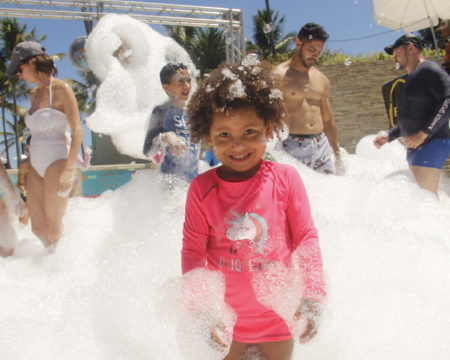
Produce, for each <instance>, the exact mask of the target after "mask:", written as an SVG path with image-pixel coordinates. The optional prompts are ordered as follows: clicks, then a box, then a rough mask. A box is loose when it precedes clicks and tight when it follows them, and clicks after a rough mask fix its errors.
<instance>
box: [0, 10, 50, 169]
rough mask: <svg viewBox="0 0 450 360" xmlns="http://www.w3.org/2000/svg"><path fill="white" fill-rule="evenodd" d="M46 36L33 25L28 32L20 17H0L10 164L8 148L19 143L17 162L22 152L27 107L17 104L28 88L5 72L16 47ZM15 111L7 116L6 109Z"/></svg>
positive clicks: (1, 94)
mask: <svg viewBox="0 0 450 360" xmlns="http://www.w3.org/2000/svg"><path fill="white" fill-rule="evenodd" d="M45 38H46V36H38V34H37V30H36V29H35V28H33V29H32V30H31V31H30V32H27V25H26V24H24V25H21V24H19V22H18V21H17V19H15V18H14V19H10V18H3V19H0V54H1V55H0V109H1V118H2V129H3V132H1V133H0V136H1V137H2V138H3V141H2V142H1V143H0V145H1V144H3V146H4V148H5V152H6V158H7V162H8V164H9V165H10V156H9V151H8V150H9V148H10V147H11V146H13V145H15V147H16V152H17V155H18V156H17V158H18V162H19V161H20V156H21V146H20V141H21V139H22V138H23V136H24V134H25V132H26V127H25V121H24V110H23V108H21V107H20V106H18V105H17V100H19V99H21V98H25V97H26V95H27V93H28V88H27V86H26V85H25V83H24V82H23V81H21V80H19V79H18V78H17V77H16V76H12V77H9V76H7V75H6V69H7V66H8V63H9V59H10V57H11V53H12V51H13V49H14V47H15V46H16V45H17V44H18V43H20V42H22V41H25V40H30V41H38V42H40V41H42V40H44V39H45ZM7 112H8V113H10V114H11V115H12V118H13V121H12V122H10V121H9V120H7V118H6V113H7Z"/></svg>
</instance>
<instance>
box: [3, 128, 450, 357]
mask: <svg viewBox="0 0 450 360" xmlns="http://www.w3.org/2000/svg"><path fill="white" fill-rule="evenodd" d="M372 139H373V136H372V137H366V138H363V139H362V140H361V141H360V142H359V144H358V146H357V154H356V155H347V156H346V157H345V164H346V167H347V173H346V175H345V176H333V175H328V176H326V175H321V174H317V173H315V172H313V171H312V170H310V169H309V168H306V167H305V166H303V165H300V164H298V163H296V162H295V161H294V160H292V158H290V157H289V156H288V155H287V154H284V153H282V152H280V151H279V150H277V149H276V147H275V149H272V152H273V154H274V155H275V156H276V157H277V159H278V160H279V161H282V162H286V163H290V164H292V165H295V166H296V167H297V169H298V170H299V172H300V174H301V176H302V178H303V180H304V182H305V184H306V188H307V191H308V194H309V197H310V201H311V206H312V211H313V216H314V219H315V222H316V226H317V227H318V229H319V235H320V241H321V247H322V253H323V258H324V266H325V271H326V278H327V282H328V292H329V297H328V301H327V303H326V305H325V314H324V316H323V319H322V324H321V329H320V332H319V334H318V336H317V337H316V338H315V339H314V340H313V341H312V342H310V343H309V344H306V345H296V349H295V355H294V359H302V360H313V359H314V360H318V359H324V360H325V359H339V360H340V359H345V360H353V359H354V360H360V359H377V360H379V359H405V360H406V359H407V360H412V359H418V360H419V359H420V360H422V359H433V360H440V359H442V360H444V359H445V360H447V359H448V358H449V356H450V345H449V342H448V334H449V333H450V313H449V310H448V306H449V305H448V304H449V303H450V229H449V226H448V216H449V214H450V197H449V193H450V183H449V180H448V178H445V179H443V182H442V188H441V191H440V201H438V200H437V199H436V198H435V197H434V195H432V194H430V193H428V192H426V191H424V190H420V189H419V188H418V186H417V185H416V184H415V183H414V181H412V179H410V177H409V176H408V175H407V170H406V162H405V160H404V156H405V154H404V150H403V148H402V147H401V145H400V144H399V143H396V142H394V143H392V144H389V145H387V146H385V147H384V148H383V149H382V150H377V149H375V148H373V147H372V145H371V141H372ZM186 191H187V186H186V185H185V184H184V183H183V182H177V181H176V180H173V179H172V180H170V181H168V182H161V181H160V177H159V176H158V175H157V174H156V173H155V172H154V171H153V170H144V171H140V172H138V173H136V174H135V176H134V178H133V180H132V181H131V182H130V183H128V184H126V185H125V186H123V187H121V188H119V189H118V190H116V191H115V192H111V191H108V192H107V193H105V194H103V195H102V196H101V197H99V198H96V199H86V198H73V199H70V202H69V208H68V212H67V216H66V221H65V222H66V233H67V234H66V236H65V237H64V238H63V239H62V240H61V242H60V244H59V245H58V247H57V248H56V250H55V252H54V253H53V254H51V255H46V254H44V253H43V252H42V249H41V247H40V246H39V245H38V242H37V240H36V238H35V237H34V236H33V235H32V234H31V233H30V230H29V228H25V229H21V230H20V231H19V239H20V242H19V245H18V246H17V255H16V257H13V258H7V259H3V258H2V259H0V267H1V271H0V304H1V306H0V320H1V321H0V334H2V336H1V337H0V348H1V349H2V356H1V357H2V358H5V359H8V360H15V359H31V358H33V359H45V360H53V359H55V360H56V359H58V360H62V359H93V360H94V359H95V360H97V359H108V360H114V359H129V360H132V359H133V360H141V359H158V360H159V359H167V360H178V359H194V358H195V359H222V358H223V353H221V352H220V351H218V350H217V348H214V347H212V346H210V345H209V344H210V343H211V341H210V338H209V336H208V329H209V328H210V327H211V326H213V325H214V326H216V325H217V324H224V326H225V328H226V327H229V326H230V322H231V323H232V321H233V317H232V314H230V313H229V312H228V310H227V307H226V306H225V305H224V304H223V297H222V295H223V283H222V280H221V278H220V277H217V276H218V275H217V274H214V273H213V274H211V273H210V272H208V271H199V272H197V273H196V274H193V275H192V277H191V278H190V281H186V282H182V281H181V280H180V273H181V269H180V248H181V237H182V223H183V218H184V201H185V196H186ZM286 281H289V279H288V280H286ZM274 283H276V286H277V288H278V289H283V286H286V285H288V282H286V284H283V283H281V284H280V283H279V278H277V281H276V282H274ZM266 285H267V284H266ZM267 286H269V287H270V284H269V285H267ZM264 289H265V288H264V287H260V288H259V290H258V291H260V295H261V291H262V295H261V299H262V300H263V301H264V302H265V303H269V304H273V306H274V308H275V309H280V310H278V311H279V312H280V315H281V316H286V314H287V313H289V311H292V309H293V308H294V307H295V304H293V300H292V296H291V297H289V296H288V297H287V298H282V297H281V298H277V297H272V298H270V296H265V297H264ZM297 291H298V290H295V292H297ZM284 302H285V303H284ZM294 302H295V301H294ZM283 309H285V310H286V311H284V313H283V314H281V312H283ZM200 310H203V311H200ZM224 337H225V336H224ZM253 358H254V359H256V358H257V357H256V355H255V356H254V357H253Z"/></svg>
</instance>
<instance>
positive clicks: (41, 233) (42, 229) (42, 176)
mask: <svg viewBox="0 0 450 360" xmlns="http://www.w3.org/2000/svg"><path fill="white" fill-rule="evenodd" d="M7 74H8V75H14V74H17V75H18V76H19V78H20V79H22V80H25V81H27V82H29V83H36V87H34V88H33V89H32V90H31V91H30V102H31V108H30V110H29V112H28V114H27V115H26V118H25V122H26V124H27V126H28V127H29V129H30V131H31V134H32V138H31V144H30V161H31V169H30V172H29V175H28V178H27V206H28V212H29V215H30V218H31V226H32V230H33V232H34V233H35V234H36V235H37V236H38V237H39V238H40V239H41V241H42V242H43V244H44V245H45V246H46V247H51V248H53V247H54V246H55V245H56V243H57V242H58V240H59V239H60V238H61V236H62V232H63V221H62V220H63V216H64V213H65V210H66V206H67V200H68V195H69V193H70V190H71V188H72V186H73V183H74V176H75V164H76V161H77V154H78V152H79V150H80V146H81V141H82V138H83V130H82V127H81V122H80V114H79V112H78V106H77V101H76V99H75V95H74V93H73V91H72V89H71V88H70V87H69V85H68V84H66V83H65V82H64V81H61V80H58V79H55V78H54V77H53V76H54V75H55V74H56V67H55V65H54V63H53V60H52V59H51V58H50V57H49V56H48V55H47V54H46V53H45V49H44V48H43V47H42V46H41V45H40V44H38V43H36V42H32V41H24V42H21V43H20V44H18V45H17V46H16V47H15V48H14V50H13V53H12V56H11V62H10V65H9V67H8V70H7ZM70 132H71V133H72V136H70Z"/></svg>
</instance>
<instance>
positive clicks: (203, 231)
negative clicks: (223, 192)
mask: <svg viewBox="0 0 450 360" xmlns="http://www.w3.org/2000/svg"><path fill="white" fill-rule="evenodd" d="M199 190H200V189H199V186H198V183H197V182H196V181H195V180H194V181H193V182H192V184H191V186H190V188H189V191H188V195H187V199H186V213H185V218H184V226H183V248H182V250H181V268H182V272H183V274H185V273H187V272H188V271H190V270H192V269H195V268H197V267H205V266H206V250H207V246H208V235H209V225H208V221H207V218H206V212H205V209H204V208H203V204H202V201H201V200H202V196H201V192H200V191H199Z"/></svg>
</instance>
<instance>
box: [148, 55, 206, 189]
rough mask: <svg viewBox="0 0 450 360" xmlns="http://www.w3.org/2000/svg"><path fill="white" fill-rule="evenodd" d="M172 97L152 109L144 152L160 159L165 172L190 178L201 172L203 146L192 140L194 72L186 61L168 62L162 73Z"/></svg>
mask: <svg viewBox="0 0 450 360" xmlns="http://www.w3.org/2000/svg"><path fill="white" fill-rule="evenodd" d="M159 76H160V79H161V84H162V87H163V89H164V90H165V91H166V93H167V95H168V96H169V100H168V101H167V102H165V103H164V104H162V105H158V106H156V107H155V108H154V109H153V112H152V115H151V117H150V123H149V127H148V130H147V135H146V137H145V141H144V149H143V153H144V155H146V156H147V157H149V158H152V160H153V161H154V162H156V163H161V167H160V170H161V172H162V173H163V174H175V175H181V176H183V177H184V178H185V179H186V180H188V181H191V180H192V179H193V178H194V177H195V176H197V174H198V159H199V153H200V146H199V145H198V144H193V143H191V141H190V134H189V130H188V126H187V115H186V105H187V102H188V99H189V94H190V92H191V76H190V75H189V72H188V69H187V67H186V66H185V65H184V64H172V63H169V64H167V65H165V66H164V67H163V68H162V69H161V72H160V74H159Z"/></svg>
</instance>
